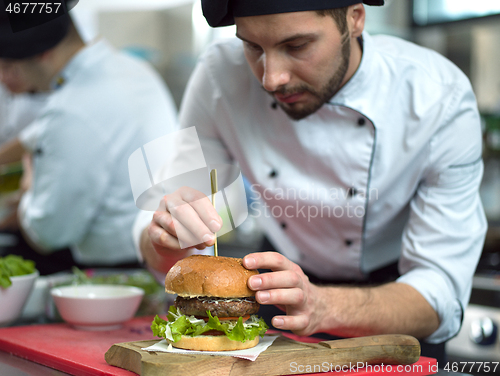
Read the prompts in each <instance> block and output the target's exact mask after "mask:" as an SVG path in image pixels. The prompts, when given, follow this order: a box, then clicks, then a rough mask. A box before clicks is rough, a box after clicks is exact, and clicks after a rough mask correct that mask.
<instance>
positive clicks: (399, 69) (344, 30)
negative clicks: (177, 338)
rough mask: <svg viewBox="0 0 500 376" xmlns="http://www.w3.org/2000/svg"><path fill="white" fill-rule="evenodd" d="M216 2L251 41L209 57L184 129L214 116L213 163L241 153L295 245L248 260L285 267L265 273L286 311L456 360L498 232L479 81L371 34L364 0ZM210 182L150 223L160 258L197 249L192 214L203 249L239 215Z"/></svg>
mask: <svg viewBox="0 0 500 376" xmlns="http://www.w3.org/2000/svg"><path fill="white" fill-rule="evenodd" d="M364 3H365V4H368V5H383V3H384V2H383V0H380V1H378V0H371V1H369V0H366V1H364ZM202 4H203V11H204V15H205V17H206V19H207V20H208V22H209V24H210V25H211V26H213V27H219V26H224V25H230V24H233V23H234V24H236V28H237V34H236V36H237V37H238V38H237V39H236V38H235V39H234V40H229V41H224V42H220V43H217V44H215V45H213V46H212V47H211V48H209V49H208V50H207V51H206V53H205V54H204V55H203V57H202V58H201V59H200V61H199V63H198V65H197V67H196V69H195V71H194V73H193V75H192V77H191V80H190V82H189V85H188V87H187V91H186V94H185V98H184V101H183V105H182V109H181V115H180V121H181V126H182V127H185V128H187V127H191V126H196V131H197V133H198V136H199V138H200V141H201V145H202V147H203V153H204V155H205V158H206V160H207V163H209V164H210V163H224V162H226V163H227V162H230V161H233V162H237V163H238V164H239V166H240V167H241V170H242V172H243V174H244V175H245V176H246V177H247V178H248V180H249V181H250V183H251V189H252V190H253V191H254V193H255V194H256V195H257V196H258V198H260V200H261V202H263V206H262V207H261V208H260V209H259V210H260V212H259V213H258V215H256V216H257V218H258V220H259V221H260V223H261V227H262V228H263V229H264V231H265V232H266V235H267V237H268V238H269V240H270V242H271V243H272V244H273V245H274V247H275V248H276V250H277V251H279V252H280V253H277V252H262V253H253V254H250V255H247V256H246V257H245V258H244V265H245V266H246V267H247V268H249V269H257V268H258V269H270V270H271V271H272V272H269V273H265V274H261V275H259V276H254V277H252V278H250V280H249V287H250V288H251V289H253V290H255V291H256V292H257V293H256V299H257V301H258V302H259V303H261V304H263V305H274V306H278V307H280V308H281V309H282V310H283V311H282V312H280V313H277V314H276V315H275V316H274V317H273V319H272V324H273V326H274V327H275V328H279V329H284V330H291V331H293V332H295V333H297V334H300V335H311V334H314V333H328V334H330V335H335V336H361V335H372V334H384V333H403V334H409V335H413V336H415V337H417V338H419V339H420V340H421V343H422V348H423V351H422V353H423V354H424V355H425V354H427V355H432V356H434V357H437V358H438V359H441V360H442V359H444V343H445V342H446V341H447V340H448V339H450V338H451V337H453V336H455V335H456V334H457V332H458V331H459V329H460V326H461V322H462V318H463V313H464V309H465V307H466V305H467V304H468V301H469V296H470V292H471V281H472V276H473V273H474V270H475V266H476V264H477V261H478V258H479V255H480V253H481V250H482V244H483V240H484V236H485V231H486V220H485V216H484V213H483V208H482V206H481V202H480V198H479V194H478V186H479V183H480V181H481V177H482V172H483V163H482V159H481V128H480V121H479V114H478V110H477V106H476V99H475V97H474V93H473V92H472V88H471V85H470V83H469V81H468V79H467V78H466V77H465V75H464V74H463V73H462V72H461V71H460V70H459V69H458V68H457V67H456V66H455V65H453V64H452V63H451V62H450V61H448V60H447V59H445V58H444V57H442V56H440V55H439V54H437V53H435V52H434V51H430V50H427V49H425V48H422V47H419V46H417V45H414V44H412V43H409V42H407V41H404V40H401V39H398V38H394V37H390V36H371V35H369V34H368V33H367V32H366V31H364V30H363V29H364V22H365V8H364V4H362V3H361V1H359V0H357V1H356V0H326V1H325V0H274V1H267V0H218V1H214V0H205V1H203V2H202ZM200 197H201V195H200V194H199V193H197V192H194V191H192V190H190V189H189V188H184V189H181V190H179V191H176V192H174V193H170V194H168V195H166V196H165V197H164V198H163V202H162V205H160V208H159V209H158V210H157V211H156V212H155V214H154V216H153V220H152V221H151V223H150V224H149V226H148V227H147V228H146V229H145V230H144V232H143V233H142V238H141V249H142V254H143V257H144V259H145V261H146V262H147V263H148V264H150V265H151V266H152V267H155V268H157V269H160V270H163V271H166V270H167V269H168V267H169V266H170V265H172V262H173V261H175V260H176V259H178V258H179V257H183V256H185V255H187V254H190V253H192V252H193V249H180V246H179V242H178V239H177V238H178V234H179V232H180V230H181V229H182V230H183V231H185V230H188V231H190V233H191V235H192V236H194V237H196V239H199V240H200V241H199V243H200V244H198V246H197V248H203V247H205V246H210V245H212V244H213V242H214V233H215V232H217V231H218V230H219V229H220V228H221V223H222V222H221V219H220V218H219V216H218V215H217V214H216V212H215V211H214V210H213V208H212V206H211V205H210V200H209V199H208V198H207V199H201V198H200ZM197 198H200V199H197ZM182 203H184V204H185V205H180V204H182ZM186 204H187V205H186ZM186 206H188V207H189V210H188V209H187V208H186ZM179 208H182V210H181V209H179ZM264 209H266V210H264ZM179 224H180V225H183V226H180V225H179Z"/></svg>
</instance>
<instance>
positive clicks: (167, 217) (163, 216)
mask: <svg viewBox="0 0 500 376" xmlns="http://www.w3.org/2000/svg"><path fill="white" fill-rule="evenodd" d="M152 222H153V223H154V224H156V225H157V226H159V227H161V228H163V229H164V230H165V231H167V232H168V233H169V234H170V235H172V236H173V237H175V238H177V232H176V231H175V226H174V221H173V218H172V215H171V214H170V213H169V212H167V211H161V210H157V211H155V212H154V214H153V221H152Z"/></svg>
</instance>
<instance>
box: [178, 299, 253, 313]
mask: <svg viewBox="0 0 500 376" xmlns="http://www.w3.org/2000/svg"><path fill="white" fill-rule="evenodd" d="M174 306H175V307H176V308H178V309H179V310H180V311H181V313H182V314H183V315H188V316H189V315H194V316H201V317H208V315H207V311H210V313H211V315H212V316H219V317H233V316H235V317H240V316H245V315H252V314H254V313H257V311H258V310H259V307H260V304H259V303H257V302H256V301H255V299H254V298H241V299H224V298H209V297H197V298H192V299H185V298H182V297H180V296H178V297H177V299H175V303H174Z"/></svg>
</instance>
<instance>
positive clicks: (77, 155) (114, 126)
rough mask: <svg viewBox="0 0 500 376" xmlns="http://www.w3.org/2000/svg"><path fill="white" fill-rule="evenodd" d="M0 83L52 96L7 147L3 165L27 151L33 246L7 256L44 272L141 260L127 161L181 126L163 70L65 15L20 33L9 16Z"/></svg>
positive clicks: (0, 37)
mask: <svg viewBox="0 0 500 376" xmlns="http://www.w3.org/2000/svg"><path fill="white" fill-rule="evenodd" d="M0 81H1V82H2V83H3V84H4V85H5V86H6V87H7V89H8V90H9V91H10V92H12V93H14V94H20V93H47V95H48V97H47V103H46V105H45V106H43V109H42V110H41V111H40V114H39V115H38V116H37V117H36V119H35V120H34V121H33V122H32V123H31V124H30V125H29V126H27V127H26V128H24V129H23V130H22V131H21V132H20V133H19V135H18V137H17V139H14V140H13V141H12V142H10V143H8V144H6V146H7V145H8V146H10V147H11V150H10V151H11V153H10V155H8V156H7V157H5V158H6V159H5V160H4V161H6V162H11V161H12V160H11V159H9V158H14V157H17V158H19V157H20V155H22V151H23V150H25V151H26V152H27V153H28V157H26V156H25V157H24V158H23V161H24V164H23V167H24V176H23V179H22V184H21V186H22V190H23V193H22V197H21V200H20V204H19V209H18V212H17V214H18V222H19V225H20V230H21V233H22V234H23V237H24V239H25V240H26V241H27V243H28V244H29V247H28V245H27V244H25V245H22V243H20V244H18V245H17V246H15V247H13V248H12V249H11V250H9V253H20V254H22V255H23V256H24V257H26V258H31V259H35V261H36V262H37V268H38V269H39V270H40V272H41V274H49V273H53V272H55V271H57V270H64V269H67V268H68V267H70V266H71V265H72V264H74V263H76V264H77V265H79V266H82V267H90V266H133V265H136V264H137V257H136V253H135V250H134V246H133V242H132V236H131V234H130V228H131V226H132V222H133V219H134V218H135V215H136V214H137V208H136V207H135V203H134V200H133V197H132V192H131V188H130V183H129V177H128V168H127V160H128V157H129V155H130V154H131V153H132V152H133V151H134V150H136V149H137V148H139V147H141V146H142V145H143V144H145V143H147V142H149V141H151V140H153V139H156V138H158V137H160V136H162V135H164V134H165V133H169V132H171V131H172V130H173V129H175V127H176V108H175V105H174V102H173V100H172V97H171V95H170V93H169V91H168V89H167V88H166V86H165V84H164V83H163V81H162V79H161V78H160V76H159V75H158V74H157V73H156V72H155V71H154V70H153V69H152V68H151V67H150V66H148V65H147V64H146V63H144V62H142V61H139V60H138V59H134V58H131V57H130V56H128V55H126V54H124V53H122V52H118V51H116V50H115V49H113V48H112V47H111V46H110V45H109V44H108V43H107V42H106V41H105V40H102V39H99V40H96V41H94V42H91V43H88V44H86V43H85V42H84V41H83V40H82V37H81V36H80V33H79V32H78V31H77V29H76V27H75V26H74V24H73V22H72V20H71V18H70V16H68V15H63V16H61V17H58V18H56V19H54V20H52V21H50V22H46V23H44V24H42V25H40V26H37V27H33V28H29V29H26V30H23V31H20V32H16V33H13V32H12V29H11V24H10V22H9V19H8V17H7V14H6V13H3V14H0ZM4 151H5V150H4ZM0 155H1V153H0ZM4 156H5V154H4ZM13 156H14V157H13ZM1 162H2V161H0V163H1ZM10 230H11V231H12V229H10ZM30 248H32V249H36V251H38V252H39V253H40V254H42V255H48V254H53V255H52V258H50V257H39V256H37V254H35V253H33V252H32V251H31V249H30ZM61 250H62V251H61ZM64 250H65V251H64ZM12 251H14V252H12ZM56 251H60V252H57V253H54V252H56Z"/></svg>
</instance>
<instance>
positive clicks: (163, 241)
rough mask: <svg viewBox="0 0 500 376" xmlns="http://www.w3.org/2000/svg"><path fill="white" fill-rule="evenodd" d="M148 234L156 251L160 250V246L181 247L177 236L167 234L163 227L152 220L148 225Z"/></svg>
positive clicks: (174, 248) (167, 247)
mask: <svg viewBox="0 0 500 376" xmlns="http://www.w3.org/2000/svg"><path fill="white" fill-rule="evenodd" d="M148 235H149V239H150V241H151V244H152V245H153V247H154V248H155V250H156V251H158V252H161V251H162V248H166V249H173V250H178V249H181V247H180V245H179V240H178V239H177V237H175V236H173V235H171V234H169V233H168V232H167V231H165V229H164V228H162V227H160V226H158V225H157V224H155V223H154V222H151V224H150V225H149V227H148Z"/></svg>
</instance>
